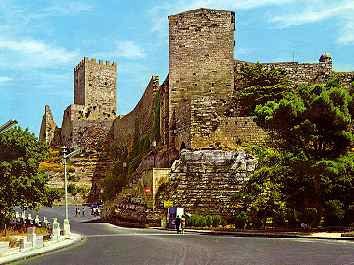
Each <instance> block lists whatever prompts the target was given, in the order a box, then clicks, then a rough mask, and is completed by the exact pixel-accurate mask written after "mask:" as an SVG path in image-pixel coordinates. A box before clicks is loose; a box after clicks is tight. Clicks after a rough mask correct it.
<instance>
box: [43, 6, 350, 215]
mask: <svg viewBox="0 0 354 265" xmlns="http://www.w3.org/2000/svg"><path fill="white" fill-rule="evenodd" d="M235 29H236V20H235V13H234V12H232V11H225V10H210V9H204V8H201V9H197V10H191V11H186V12H182V13H179V14H176V15H171V16H169V72H168V76H167V77H166V79H165V80H164V82H163V83H162V84H161V85H160V83H159V77H158V76H152V78H151V80H150V82H149V84H148V85H147V87H146V90H145V92H144V94H143V96H142V98H141V100H140V101H139V103H138V104H137V106H136V107H135V108H134V109H133V110H132V111H131V112H130V113H128V114H127V115H122V116H120V115H116V104H117V103H116V101H117V99H116V76H117V74H116V72H117V65H116V64H115V63H112V62H106V61H96V60H95V59H88V58H87V57H85V58H84V59H83V60H82V61H81V62H80V63H79V64H78V65H77V66H76V67H75V69H74V104H72V105H70V106H69V107H68V108H67V109H66V110H65V112H64V118H63V123H62V127H61V129H59V128H57V129H55V127H56V125H55V122H54V120H53V118H52V116H51V113H50V110H49V107H48V108H47V107H46V108H45V114H44V116H43V121H42V126H41V133H40V138H41V140H43V141H46V142H48V143H49V144H51V145H52V144H53V139H54V138H55V135H56V134H57V135H59V137H57V138H58V139H59V140H58V141H57V140H56V141H54V142H56V143H57V144H61V145H67V146H69V147H75V146H80V147H81V148H82V149H83V150H84V152H86V153H85V154H86V156H85V158H77V159H76V160H77V161H76V162H74V167H75V172H76V174H78V175H79V176H80V178H83V179H85V181H93V182H95V183H98V184H99V182H100V181H102V178H103V177H104V176H105V174H106V171H107V170H109V167H110V165H111V160H110V157H109V153H108V152H107V150H108V149H109V148H112V146H115V145H116V144H122V145H125V146H127V147H128V149H129V151H131V149H132V145H133V144H134V142H136V140H137V139H140V138H141V137H148V138H149V140H151V141H152V140H156V141H157V145H155V146H154V147H151V150H150V151H149V152H148V154H146V155H145V156H144V157H143V158H142V159H141V161H139V162H140V164H139V167H138V168H139V171H138V170H136V172H135V173H134V177H135V181H136V179H137V178H139V177H142V176H139V174H140V173H139V172H145V171H146V170H149V169H151V168H152V167H156V166H158V167H163V168H165V167H171V165H173V166H172V167H171V175H170V181H171V182H170V184H169V185H168V187H167V189H166V194H165V195H161V198H167V199H171V200H173V201H174V203H175V204H176V205H178V206H182V207H186V208H187V209H188V210H190V211H197V210H198V209H200V208H201V207H205V208H204V209H206V211H209V212H212V213H222V214H225V213H227V212H228V211H229V209H230V204H231V198H232V196H233V194H234V193H235V192H237V190H238V187H239V185H240V182H242V179H243V178H245V177H247V175H248V172H250V170H251V169H252V168H253V166H254V161H253V158H251V157H249V156H248V155H247V154H246V153H244V152H243V151H241V149H242V148H243V147H244V146H247V145H249V144H256V145H257V144H262V143H266V142H267V137H268V136H267V133H266V132H265V131H264V130H263V129H262V128H261V127H259V126H258V125H257V123H256V121H255V119H254V117H250V116H248V114H247V113H242V112H240V111H239V112H237V111H235V112H234V113H233V115H227V114H226V113H227V111H228V110H229V109H228V108H230V103H232V104H236V106H233V107H235V109H242V106H240V104H241V103H240V102H237V101H236V102H232V101H231V100H233V99H235V98H236V95H237V93H238V92H239V91H241V90H242V89H243V88H244V85H245V80H243V77H242V75H241V68H242V66H243V65H246V64H252V63H251V62H244V61H240V60H237V59H235V58H234V47H235V41H234V31H235ZM262 64H263V65H264V66H265V67H275V68H281V69H284V70H285V72H286V74H287V75H288V78H289V79H290V81H291V82H292V83H293V85H298V84H301V83H308V84H313V83H319V82H324V81H326V80H327V79H328V78H329V77H330V76H331V75H332V74H337V76H338V77H339V79H340V80H341V82H342V83H343V84H344V85H346V86H351V84H352V82H353V81H354V72H349V73H348V72H341V73H336V72H335V71H334V70H333V68H332V58H331V56H330V55H329V54H327V53H324V54H323V55H321V57H320V58H319V62H317V63H298V62H279V63H262ZM157 111H158V113H157ZM157 118H158V119H157ZM157 123H158V124H159V127H158V128H155V127H154V126H156V124H157ZM155 129H156V130H155ZM53 131H56V132H57V133H55V132H54V133H53ZM156 131H157V132H159V135H156ZM53 135H54V136H53ZM182 150H183V151H182ZM155 162H156V163H155ZM75 163H76V164H75ZM237 165H242V166H241V167H238V166H237ZM244 165H246V169H243V167H244ZM249 165H250V166H249ZM235 176H236V177H235ZM128 185H132V183H129V184H128ZM93 186H94V187H96V188H95V189H97V190H98V189H99V187H97V185H93ZM118 197H119V198H122V200H121V202H120V203H118V202H117V204H119V205H125V204H126V200H124V194H120V195H119V196H118ZM139 205H140V204H139ZM141 205H143V204H141ZM126 207H128V206H126ZM139 207H140V206H139ZM141 207H142V209H144V206H141ZM113 208H114V207H113ZM133 208H134V207H133ZM133 208H132V209H133ZM128 219H129V218H128Z"/></svg>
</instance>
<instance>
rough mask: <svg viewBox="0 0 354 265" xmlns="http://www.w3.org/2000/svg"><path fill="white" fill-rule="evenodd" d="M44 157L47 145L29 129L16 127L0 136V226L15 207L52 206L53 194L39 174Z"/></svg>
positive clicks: (43, 176) (45, 177) (44, 177)
mask: <svg viewBox="0 0 354 265" xmlns="http://www.w3.org/2000/svg"><path fill="white" fill-rule="evenodd" d="M47 154H48V149H47V146H46V145H45V144H42V143H40V142H39V141H38V140H37V139H36V137H35V136H34V135H33V134H32V133H30V132H29V131H28V130H23V129H21V128H20V127H16V128H14V129H11V130H9V131H8V132H6V133H3V134H0V223H2V224H3V223H4V222H7V221H8V219H9V218H10V216H11V214H12V212H13V208H14V207H15V206H20V207H22V208H31V209H34V208H37V207H39V206H40V205H50V204H51V202H52V200H53V196H54V198H55V194H54V192H53V191H52V190H50V189H49V188H48V187H46V183H47V176H46V175H45V174H43V173H39V172H38V166H39V163H40V161H42V160H44V159H45V158H46V156H47ZM49 195H50V196H49Z"/></svg>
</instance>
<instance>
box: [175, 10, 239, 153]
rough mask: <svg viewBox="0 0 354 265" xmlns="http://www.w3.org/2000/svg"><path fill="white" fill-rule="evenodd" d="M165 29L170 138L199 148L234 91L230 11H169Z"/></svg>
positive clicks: (232, 35)
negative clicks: (175, 12) (167, 37)
mask: <svg viewBox="0 0 354 265" xmlns="http://www.w3.org/2000/svg"><path fill="white" fill-rule="evenodd" d="M169 29H170V34H169V41H170V43H169V49H170V52H169V68H170V69H169V97H170V99H169V120H170V141H172V142H170V144H174V145H175V148H176V149H178V150H179V149H180V148H181V146H182V145H183V146H185V147H187V148H195V147H197V148H198V147H199V146H198V144H197V143H195V141H194V138H195V137H202V138H207V137H208V136H209V133H210V131H214V130H215V129H216V127H217V126H218V124H219V120H218V117H219V114H220V113H222V112H223V109H222V108H223V106H224V104H225V102H226V100H227V97H228V96H229V95H230V93H232V91H233V86H234V69H233V68H234V66H233V65H234V58H233V49H234V30H235V14H234V13H233V12H230V11H220V10H208V9H198V10H193V11H187V12H183V13H180V14H177V15H173V16H169ZM172 127H174V129H171V128H172Z"/></svg>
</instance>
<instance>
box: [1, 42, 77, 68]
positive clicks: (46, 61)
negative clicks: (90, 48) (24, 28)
mask: <svg viewBox="0 0 354 265" xmlns="http://www.w3.org/2000/svg"><path fill="white" fill-rule="evenodd" d="M78 58H79V55H78V53H76V52H73V51H69V50H67V49H65V48H62V47H56V46H53V45H50V44H47V43H45V42H43V41H38V40H31V39H26V40H18V39H1V38H0V59H1V61H3V62H7V63H6V65H7V66H8V67H9V68H13V67H14V68H16V67H31V68H43V67H56V66H58V65H63V64H67V63H72V62H74V61H75V60H77V59H78ZM9 62H11V63H9ZM0 65H1V62H0Z"/></svg>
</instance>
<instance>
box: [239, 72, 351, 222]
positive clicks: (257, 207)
mask: <svg viewBox="0 0 354 265" xmlns="http://www.w3.org/2000/svg"><path fill="white" fill-rule="evenodd" d="M260 85H261V84H260ZM264 85H265V86H266V85H267V84H266V83H264ZM254 114H255V115H256V116H257V118H258V122H259V124H260V125H261V126H262V127H264V128H265V129H266V130H268V133H269V135H270V137H269V138H270V139H271V141H270V143H268V145H267V147H256V148H253V152H254V154H255V155H256V156H257V157H258V161H259V163H258V167H257V169H256V170H255V172H254V173H253V175H252V176H251V178H250V179H249V181H248V182H247V183H246V184H245V186H244V187H243V190H242V192H241V193H240V196H242V198H243V199H237V200H236V201H237V202H238V203H239V204H240V211H242V212H247V213H248V215H249V217H250V218H251V219H252V216H253V217H255V216H256V217H258V218H260V219H261V220H262V222H261V223H262V224H265V220H266V218H268V217H272V218H273V221H274V220H279V221H281V219H282V222H284V221H285V220H288V222H290V220H293V221H297V222H300V221H302V222H307V223H312V224H317V223H318V222H319V221H320V219H321V217H324V220H325V222H326V223H327V224H328V225H339V224H350V223H352V222H353V221H354V219H353V217H354V215H353V212H354V196H353V194H354V193H353V192H354V174H353V173H354V172H353V169H354V153H353V152H352V150H351V143H352V141H353V137H354V136H353V132H352V117H353V96H352V90H351V88H349V87H345V86H342V85H341V84H340V83H339V82H338V81H337V80H336V79H335V78H333V79H331V80H329V81H328V82H327V83H325V84H315V85H300V86H296V87H292V89H288V90H286V89H285V90H284V91H283V92H282V93H281V94H280V96H279V97H276V98H274V99H272V100H268V101H266V102H263V103H261V104H258V105H256V107H255V109H254ZM253 220H256V218H253Z"/></svg>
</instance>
